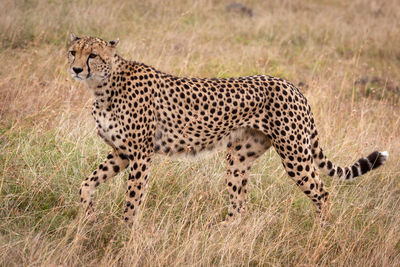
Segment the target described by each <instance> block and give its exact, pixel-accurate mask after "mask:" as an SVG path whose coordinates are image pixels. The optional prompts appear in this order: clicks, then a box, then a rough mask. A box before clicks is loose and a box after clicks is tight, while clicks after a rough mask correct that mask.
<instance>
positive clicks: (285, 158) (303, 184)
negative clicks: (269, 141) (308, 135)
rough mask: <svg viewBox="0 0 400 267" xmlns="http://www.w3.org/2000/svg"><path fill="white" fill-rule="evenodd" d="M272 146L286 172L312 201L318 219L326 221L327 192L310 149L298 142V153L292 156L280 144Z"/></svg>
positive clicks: (328, 207)
mask: <svg viewBox="0 0 400 267" xmlns="http://www.w3.org/2000/svg"><path fill="white" fill-rule="evenodd" d="M291 145H293V144H291ZM274 147H275V149H276V151H277V152H278V154H279V155H280V156H281V160H282V164H283V166H284V167H285V170H286V172H287V174H288V175H289V176H290V178H292V180H293V181H294V182H295V183H296V184H297V186H298V187H299V188H300V189H301V190H302V191H303V193H304V194H306V196H307V197H309V198H310V199H311V201H312V202H313V204H314V206H315V208H316V211H317V214H318V217H319V219H321V221H327V220H328V216H329V209H330V199H329V193H328V192H327V191H326V190H325V189H324V185H323V182H322V181H321V180H320V178H319V174H318V172H317V170H316V169H315V167H314V163H313V158H312V156H311V150H310V149H308V146H307V145H303V146H302V145H300V144H299V145H298V149H297V150H298V153H297V155H296V157H294V156H293V155H292V154H289V153H287V152H285V151H284V150H281V148H282V146H279V145H274ZM300 151H302V153H300Z"/></svg>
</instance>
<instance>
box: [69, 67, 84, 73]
mask: <svg viewBox="0 0 400 267" xmlns="http://www.w3.org/2000/svg"><path fill="white" fill-rule="evenodd" d="M72 70H73V71H74V72H75V73H76V74H79V73H81V72H82V71H83V69H82V68H77V67H73V68H72Z"/></svg>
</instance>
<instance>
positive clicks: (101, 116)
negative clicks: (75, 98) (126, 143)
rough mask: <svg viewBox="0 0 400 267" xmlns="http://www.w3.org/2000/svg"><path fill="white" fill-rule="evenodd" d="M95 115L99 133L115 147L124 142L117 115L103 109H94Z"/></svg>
mask: <svg viewBox="0 0 400 267" xmlns="http://www.w3.org/2000/svg"><path fill="white" fill-rule="evenodd" d="M93 116H94V119H95V121H96V125H97V133H98V135H99V136H100V137H101V138H102V139H103V140H104V141H105V142H106V143H107V144H108V145H110V146H112V147H113V148H117V147H119V146H121V145H122V143H123V142H122V140H121V136H120V132H121V131H120V129H119V128H120V127H119V124H118V120H117V117H116V116H115V115H114V114H113V113H111V112H106V111H102V110H94V111H93Z"/></svg>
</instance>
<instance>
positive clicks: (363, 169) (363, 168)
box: [358, 158, 371, 174]
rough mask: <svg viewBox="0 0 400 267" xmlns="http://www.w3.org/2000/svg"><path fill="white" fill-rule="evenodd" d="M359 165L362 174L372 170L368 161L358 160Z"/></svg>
mask: <svg viewBox="0 0 400 267" xmlns="http://www.w3.org/2000/svg"><path fill="white" fill-rule="evenodd" d="M358 163H359V164H360V168H361V174H364V173H366V172H368V171H369V170H371V167H370V165H369V162H368V160H367V159H364V158H361V159H359V160H358Z"/></svg>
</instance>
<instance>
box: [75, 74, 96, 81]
mask: <svg viewBox="0 0 400 267" xmlns="http://www.w3.org/2000/svg"><path fill="white" fill-rule="evenodd" d="M90 77H91V75H90V74H88V75H87V76H86V77H81V76H79V75H72V78H74V79H75V80H77V81H84V80H87V79H89V78H90Z"/></svg>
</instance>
